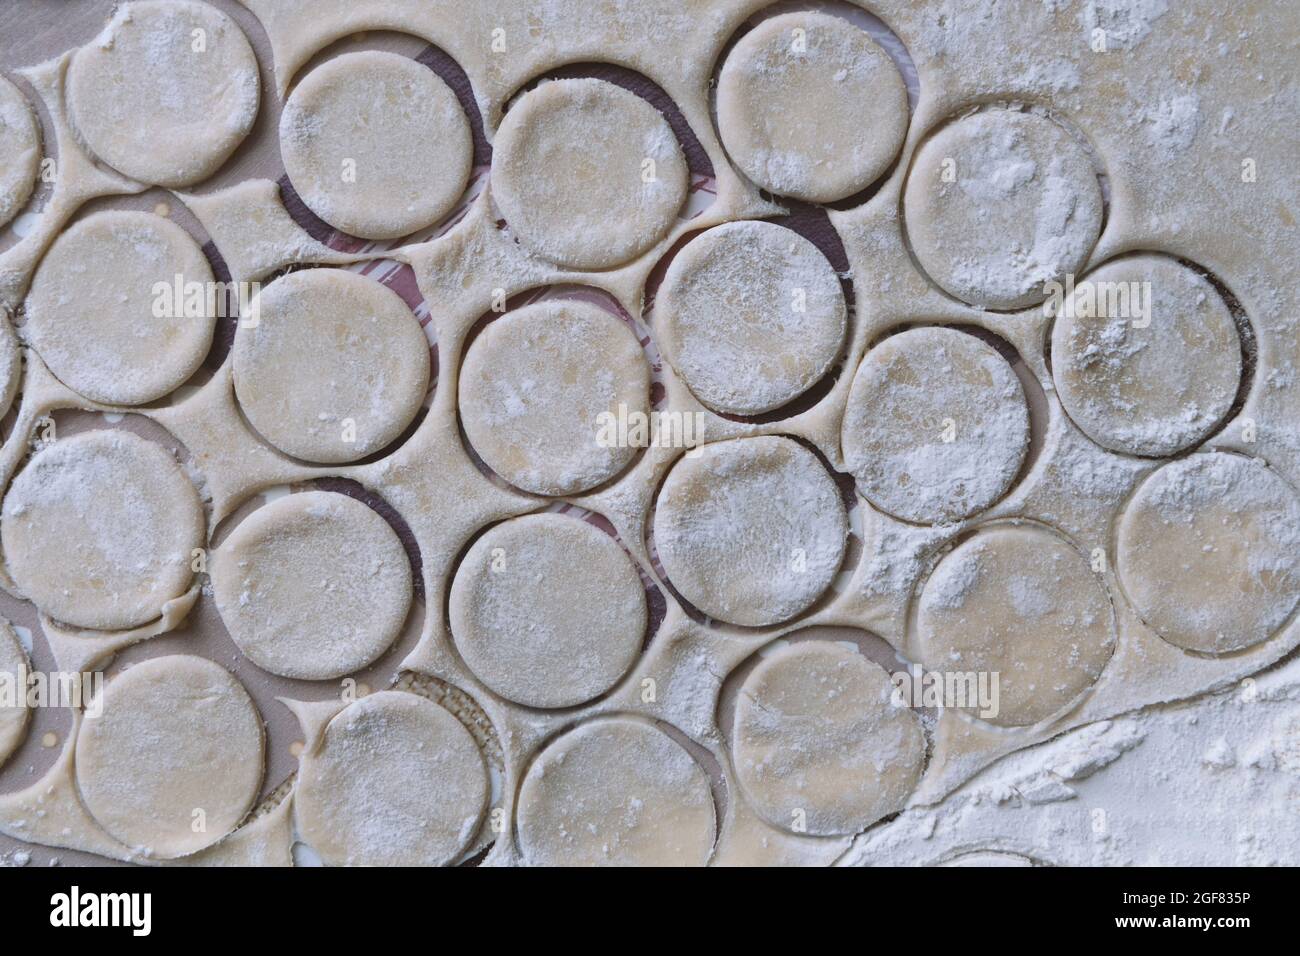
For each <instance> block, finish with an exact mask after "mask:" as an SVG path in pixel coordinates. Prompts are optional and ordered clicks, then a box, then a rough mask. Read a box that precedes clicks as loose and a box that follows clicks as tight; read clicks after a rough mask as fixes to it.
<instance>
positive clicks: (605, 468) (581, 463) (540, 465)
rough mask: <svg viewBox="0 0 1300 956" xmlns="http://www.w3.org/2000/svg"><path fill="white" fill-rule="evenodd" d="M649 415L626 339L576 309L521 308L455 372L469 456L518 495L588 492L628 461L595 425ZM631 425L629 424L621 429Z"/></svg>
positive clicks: (632, 340) (594, 310) (644, 371)
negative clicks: (622, 416)
mask: <svg viewBox="0 0 1300 956" xmlns="http://www.w3.org/2000/svg"><path fill="white" fill-rule="evenodd" d="M620 409H621V410H622V413H623V414H625V415H626V416H633V415H646V414H648V413H649V411H650V368H649V365H648V363H647V362H646V359H645V353H644V352H643V351H642V349H641V343H640V342H638V341H637V338H636V336H635V335H633V334H632V330H631V329H630V328H628V326H627V325H626V324H625V323H624V322H622V321H621V320H619V319H618V318H616V317H615V316H613V315H611V314H610V313H608V312H606V311H605V310H604V309H602V308H600V307H599V306H596V305H592V304H590V303H587V302H579V301H556V302H543V303H539V304H537V305H530V306H525V307H524V308H522V309H517V310H515V311H513V312H510V313H507V314H506V315H503V316H502V317H501V318H499V319H497V320H495V321H493V322H491V323H489V324H488V325H487V326H486V327H485V328H484V329H483V331H482V332H481V333H480V334H479V335H478V337H477V338H475V339H474V342H473V344H471V345H470V347H469V350H468V352H467V353H466V355H465V362H464V364H463V365H462V367H461V372H460V418H461V424H462V425H463V426H464V428H465V434H466V435H467V436H469V441H470V444H471V445H473V446H474V451H475V452H477V453H478V455H479V457H480V458H482V459H483V461H484V462H486V463H487V465H488V467H489V468H491V469H492V470H493V471H495V472H496V473H497V474H498V475H500V476H501V477H502V478H505V479H506V480H507V481H509V482H510V483H511V484H513V485H515V486H516V487H517V488H522V489H523V490H524V491H531V492H533V493H535V494H539V495H573V494H579V493H581V492H584V491H590V490H591V489H592V488H595V487H596V486H598V485H601V484H604V483H605V482H606V481H609V480H610V479H611V478H613V477H614V476H616V475H618V474H619V473H620V472H621V471H622V470H623V469H624V468H626V467H627V465H628V464H629V463H630V462H631V461H632V459H633V458H634V457H635V456H636V452H637V449H636V447H633V446H632V445H631V444H630V443H622V444H620V443H619V442H618V441H617V440H614V441H611V440H609V439H611V438H613V439H617V438H618V436H617V435H605V434H603V431H604V429H603V428H602V425H603V424H604V423H605V422H606V421H608V420H613V421H615V422H617V420H618V416H619V415H620ZM629 420H630V419H629Z"/></svg>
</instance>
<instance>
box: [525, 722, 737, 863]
mask: <svg viewBox="0 0 1300 956" xmlns="http://www.w3.org/2000/svg"><path fill="white" fill-rule="evenodd" d="M716 827H717V816H716V812H715V810H714V806H713V793H712V791H711V790H710V788H709V778H708V776H707V775H706V774H705V773H704V770H703V769H702V768H701V767H700V765H699V764H698V763H697V762H696V761H695V758H694V757H692V756H691V754H690V753H689V752H688V751H687V750H686V748H684V747H683V746H682V745H681V744H679V743H678V742H677V741H676V740H674V739H673V738H672V737H670V736H669V735H668V734H666V733H664V732H663V731H662V730H659V729H658V728H657V727H655V726H653V725H652V724H650V723H648V722H646V721H643V720H640V719H637V718H632V717H600V718H597V719H595V720H591V721H588V722H586V723H584V724H580V725H579V726H577V727H575V728H574V729H572V730H570V731H568V732H567V733H565V734H564V735H562V736H561V737H559V738H558V739H556V740H554V741H552V742H551V743H550V744H549V745H548V746H547V747H546V749H545V750H543V751H542V752H541V753H540V754H538V756H537V758H536V759H535V760H534V761H533V764H532V766H531V767H529V768H528V773H527V774H526V775H525V776H524V782H523V784H522V786H521V787H520V789H519V806H518V831H519V845H520V849H521V851H522V852H523V855H524V859H525V860H526V862H528V863H529V864H531V865H533V866H704V865H705V864H706V863H707V862H708V860H709V856H710V855H711V854H712V852H713V840H714V836H715V834H716Z"/></svg>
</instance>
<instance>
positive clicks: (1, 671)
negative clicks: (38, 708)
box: [0, 619, 31, 767]
mask: <svg viewBox="0 0 1300 956" xmlns="http://www.w3.org/2000/svg"><path fill="white" fill-rule="evenodd" d="M30 667H31V665H30V664H29V663H28V660H27V651H25V650H24V649H23V645H22V644H21V643H19V641H18V635H17V634H15V633H14V629H13V627H12V626H11V625H10V624H9V622H8V621H6V620H3V619H0V682H3V683H4V684H8V685H9V686H10V687H11V688H12V690H13V700H12V703H11V702H10V701H9V700H7V699H0V767H3V766H4V762H5V761H6V760H8V759H9V755H10V754H12V753H13V752H14V751H15V750H17V749H18V746H19V744H21V743H22V742H23V737H24V735H25V734H26V732H27V720H28V718H29V716H30V714H29V712H28V707H27V674H28V671H29V670H30ZM6 696H7V695H6Z"/></svg>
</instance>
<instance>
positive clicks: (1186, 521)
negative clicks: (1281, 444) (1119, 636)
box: [1115, 452, 1300, 654]
mask: <svg viewBox="0 0 1300 956" xmlns="http://www.w3.org/2000/svg"><path fill="white" fill-rule="evenodd" d="M1115 547H1116V570H1117V572H1118V574H1119V579H1120V583H1121V584H1123V586H1124V591H1125V593H1126V594H1127V595H1128V597H1129V600H1130V601H1132V602H1133V606H1134V608H1135V609H1136V610H1137V612H1138V614H1140V615H1141V616H1142V619H1143V620H1144V621H1145V622H1146V623H1147V624H1148V625H1149V626H1150V627H1151V629H1152V630H1154V631H1155V632H1156V633H1157V634H1159V635H1160V636H1161V637H1162V638H1164V639H1165V640H1166V641H1168V642H1169V643H1170V644H1173V645H1175V646H1177V647H1181V648H1184V649H1186V650H1189V651H1199V652H1201V653H1205V654H1224V653H1228V652H1230V651H1238V650H1241V649H1243V648H1247V647H1251V646H1253V645H1255V644H1258V643H1260V642H1261V641H1263V640H1266V639H1267V638H1268V637H1270V636H1271V635H1272V634H1274V633H1275V632H1276V631H1277V630H1278V628H1280V627H1281V626H1282V625H1283V623H1284V622H1285V621H1286V620H1287V618H1289V617H1290V615H1291V613H1292V611H1294V610H1295V607H1296V603H1297V601H1300V499H1298V498H1297V496H1296V493H1295V491H1293V490H1292V488H1291V486H1290V485H1288V484H1287V483H1286V482H1285V481H1283V480H1282V479H1281V478H1279V477H1278V476H1277V473H1276V472H1274V471H1273V470H1272V469H1270V468H1269V467H1268V466H1267V465H1265V464H1264V463H1263V462H1261V461H1258V460H1255V459H1252V458H1244V457H1242V456H1240V455H1232V454H1228V453H1226V452H1209V453H1206V454H1198V455H1191V456H1189V457H1187V458H1183V459H1180V460H1179V461H1175V462H1171V463H1170V464H1168V465H1165V466H1163V467H1162V468H1160V469H1158V470H1157V471H1155V472H1154V473H1153V474H1152V475H1151V476H1150V477H1148V478H1147V479H1146V480H1145V481H1144V482H1143V483H1142V484H1141V485H1140V486H1139V487H1138V490H1137V492H1136V493H1135V494H1134V495H1133V498H1132V499H1131V500H1130V502H1129V504H1128V507H1127V508H1125V510H1124V513H1123V514H1122V515H1121V516H1120V520H1119V530H1118V534H1117V536H1116V545H1115ZM1228 596H1231V598H1230V599H1228Z"/></svg>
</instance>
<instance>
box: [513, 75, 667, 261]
mask: <svg viewBox="0 0 1300 956" xmlns="http://www.w3.org/2000/svg"><path fill="white" fill-rule="evenodd" d="M648 161H653V168H651V166H650V165H649V163H648ZM688 185H689V171H688V169H687V166H686V157H685V155H684V154H683V153H682V148H681V144H679V143H678V142H677V137H676V136H675V135H674V133H673V130H672V127H671V126H670V125H669V124H668V120H667V119H665V118H664V116H663V115H662V114H661V113H660V112H659V111H658V110H657V109H655V108H654V107H653V106H651V105H650V104H649V103H647V102H646V101H645V100H643V99H641V97H639V96H637V95H636V94H635V93H630V92H628V91H627V90H625V89H623V88H621V87H619V86H615V85H614V84H613V83H607V82H605V81H604V80H594V79H573V80H550V81H547V82H544V83H542V84H541V85H540V86H538V87H537V88H536V89H534V90H531V91H529V92H528V93H525V94H524V95H523V96H521V97H520V98H519V99H518V101H517V102H515V103H514V105H513V106H511V107H510V111H509V112H508V113H506V117H505V119H504V120H503V121H502V123H501V128H500V129H499V130H498V131H497V136H496V140H495V142H494V143H493V153H492V180H491V189H492V195H493V197H494V199H495V200H496V204H497V207H498V209H500V211H501V214H502V215H503V216H504V218H505V220H506V222H507V223H508V224H509V226H510V231H511V232H512V233H513V234H514V235H515V236H516V237H518V238H519V240H520V241H521V242H522V243H523V244H524V246H526V247H527V248H528V249H529V250H531V251H532V252H534V253H536V254H537V255H540V256H542V257H543V258H545V259H549V260H550V261H551V262H554V263H556V264H557V265H560V266H566V267H568V268H571V269H605V268H608V267H610V266H616V265H621V264H622V263H624V262H627V261H629V260H631V259H634V258H636V257H637V256H639V255H640V254H641V253H643V252H645V251H646V250H648V249H649V248H650V247H651V246H653V245H654V244H655V243H657V242H658V241H659V240H660V239H662V238H664V236H666V235H667V234H668V230H669V229H670V228H672V225H673V223H674V222H676V221H677V214H678V213H679V212H680V211H681V209H682V207H683V206H684V205H685V203H686V191H687V187H688Z"/></svg>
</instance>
